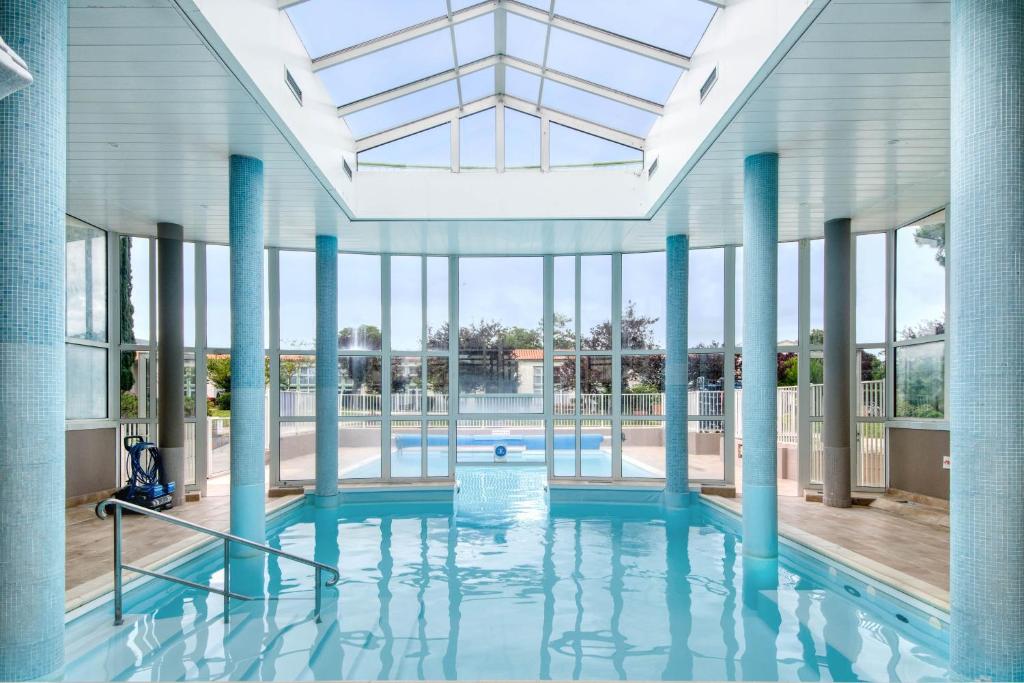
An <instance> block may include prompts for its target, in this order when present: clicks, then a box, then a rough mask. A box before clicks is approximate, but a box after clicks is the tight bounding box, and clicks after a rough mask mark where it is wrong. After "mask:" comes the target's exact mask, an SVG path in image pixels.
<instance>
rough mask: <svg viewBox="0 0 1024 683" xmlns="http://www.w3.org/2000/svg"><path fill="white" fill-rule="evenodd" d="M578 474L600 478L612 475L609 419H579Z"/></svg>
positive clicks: (610, 426) (610, 424)
mask: <svg viewBox="0 0 1024 683" xmlns="http://www.w3.org/2000/svg"><path fill="white" fill-rule="evenodd" d="M580 475H581V476H584V477H598V478H602V479H604V478H608V477H610V476H612V422H611V420H581V421H580Z"/></svg>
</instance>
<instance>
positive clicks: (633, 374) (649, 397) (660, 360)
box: [622, 356, 665, 415]
mask: <svg viewBox="0 0 1024 683" xmlns="http://www.w3.org/2000/svg"><path fill="white" fill-rule="evenodd" d="M664 405H665V356H623V357H622V414H623V415H664V414H665V410H664Z"/></svg>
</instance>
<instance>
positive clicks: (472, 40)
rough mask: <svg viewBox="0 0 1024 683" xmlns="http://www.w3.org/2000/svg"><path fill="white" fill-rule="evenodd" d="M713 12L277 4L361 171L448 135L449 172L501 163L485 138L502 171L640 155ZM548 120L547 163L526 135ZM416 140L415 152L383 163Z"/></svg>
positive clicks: (490, 4)
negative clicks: (498, 141) (499, 118)
mask: <svg viewBox="0 0 1024 683" xmlns="http://www.w3.org/2000/svg"><path fill="white" fill-rule="evenodd" d="M449 7H450V12H449ZM715 11H716V7H715V6H714V5H713V4H710V0H628V1H626V0H506V1H505V2H501V3H499V2H498V1H497V0H448V1H446V0H299V1H298V2H297V3H296V4H292V5H290V6H289V7H288V8H287V10H286V12H287V13H288V16H289V17H290V19H291V21H292V23H293V25H294V26H295V29H296V32H297V33H298V35H299V38H300V39H301V40H302V43H303V45H304V46H305V47H306V50H307V51H308V52H309V55H310V58H311V59H312V60H313V67H314V69H315V70H316V71H317V72H318V73H319V76H320V77H321V79H322V81H323V83H324V85H325V86H326V88H327V90H328V92H329V93H330V95H331V97H332V99H333V101H334V103H335V104H336V105H337V106H338V113H339V116H342V117H343V118H344V119H345V121H346V123H347V124H348V126H349V128H350V130H351V131H352V134H353V136H354V137H355V138H356V144H357V149H358V150H359V152H360V155H359V156H360V164H361V165H364V166H368V165H374V164H377V165H380V164H384V167H387V168H391V167H396V166H397V167H408V166H415V167H432V168H434V167H444V164H443V163H440V161H439V159H440V157H441V156H444V155H445V154H447V155H449V156H450V149H451V147H452V146H453V145H454V144H455V141H454V140H449V141H448V146H447V147H445V145H443V144H441V138H442V137H443V136H444V134H445V133H444V131H451V132H457V133H458V139H459V141H461V144H460V145H459V149H460V152H459V158H460V159H457V160H455V161H456V162H459V161H460V160H464V163H462V164H459V163H456V164H451V163H450V162H451V160H450V159H448V162H449V165H450V166H451V167H453V168H456V169H459V170H461V169H460V166H463V167H466V168H467V169H470V168H479V167H482V168H495V167H496V168H498V169H499V170H502V164H501V163H497V164H496V163H494V161H495V160H494V154H495V149H496V146H495V140H494V138H495V136H496V135H497V136H504V138H503V139H505V144H504V145H503V146H504V148H505V150H506V155H505V156H506V159H505V160H504V161H505V162H506V165H507V167H508V168H536V167H555V166H577V165H579V164H580V163H582V164H586V165H589V164H593V163H595V162H594V158H592V155H591V156H588V155H587V154H585V153H580V152H579V151H578V148H580V147H581V146H583V147H585V146H586V145H588V144H590V145H591V146H593V147H594V148H595V149H594V150H593V154H596V155H597V156H598V157H601V159H600V160H599V162H598V163H603V162H613V163H623V162H628V163H633V162H635V160H636V157H637V155H639V158H640V159H641V162H642V156H643V152H642V147H643V138H644V137H646V136H647V134H648V133H649V132H650V129H651V126H652V125H653V124H654V122H655V121H656V120H657V119H658V117H659V116H660V115H661V113H662V106H663V105H664V104H665V103H666V102H667V100H668V98H669V96H670V95H671V93H672V90H673V89H674V88H675V85H676V83H677V82H678V80H679V77H680V76H681V75H682V73H683V71H684V70H685V69H686V67H687V64H688V57H689V55H690V54H692V53H693V51H694V49H696V46H697V44H698V43H699V41H700V39H701V37H702V36H703V34H704V32H705V31H706V30H707V27H708V25H709V23H710V22H711V20H712V18H713V17H714V14H715ZM505 96H508V104H509V105H511V106H510V107H509V108H506V109H504V111H505V112H506V114H505V124H504V126H503V127H496V126H495V110H494V107H499V108H500V107H502V106H503V105H505V104H506V102H505V99H506V98H505ZM513 98H514V99H513ZM538 98H539V101H538ZM468 105H472V106H468ZM512 106H514V107H518V108H519V109H529V111H525V112H520V111H515V110H514V109H512V108H511V107H512ZM460 120H461V122H462V126H461V127H459V128H455V126H457V125H458V124H459V121H460ZM542 120H543V121H545V123H543V124H542V123H541V122H542ZM446 121H447V122H448V125H447V126H445V125H442V124H444V123H445V122H446ZM488 121H489V123H487V122H488ZM548 122H550V126H551V133H550V141H551V144H550V148H551V151H550V158H548V159H543V160H539V161H538V159H537V157H538V156H539V155H540V149H541V145H540V142H539V140H538V141H537V144H536V145H534V144H532V143H530V142H529V138H530V137H531V136H537V137H538V138H539V136H540V135H541V132H540V131H541V129H542V128H544V127H545V126H548V125H549V123H548ZM556 125H557V126H558V130H559V131H560V132H559V133H558V136H560V137H559V148H560V149H562V150H576V151H573V152H572V153H571V154H569V153H568V152H566V153H565V154H562V152H559V154H562V155H563V156H566V157H567V158H569V159H571V161H569V162H564V163H558V164H556V163H555V160H554V157H555V155H556V150H555V136H556V134H555V132H554V131H555V126H556ZM562 129H564V130H562ZM545 130H546V128H545ZM565 131H569V132H570V133H576V134H578V135H577V136H571V135H569V134H568V133H566V132H565ZM448 134H449V135H450V133H448ZM570 138H571V144H570V142H566V140H569V139H570ZM513 140H514V143H513V144H511V145H510V144H509V143H510V142H512V141H513ZM605 143H607V144H605ZM418 144H419V145H425V146H426V147H427V149H425V150H424V154H423V155H421V156H417V155H412V156H410V157H409V159H408V161H409V163H399V162H398V161H396V160H395V155H409V154H411V151H412V149H413V148H414V147H415V146H416V145H418ZM467 145H469V146H476V145H479V146H481V147H482V148H481V149H480V150H469V149H466V146H467ZM484 148H486V149H484ZM630 149H631V150H632V151H631V152H628V153H624V152H623V151H622V150H630ZM445 150H448V151H445ZM602 150H603V151H602ZM421 157H422V158H421ZM498 161H499V162H501V161H503V160H500V159H499V160H498Z"/></svg>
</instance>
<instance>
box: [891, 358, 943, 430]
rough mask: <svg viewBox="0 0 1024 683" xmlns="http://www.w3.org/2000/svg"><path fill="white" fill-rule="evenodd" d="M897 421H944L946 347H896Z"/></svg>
mask: <svg viewBox="0 0 1024 683" xmlns="http://www.w3.org/2000/svg"><path fill="white" fill-rule="evenodd" d="M895 371H896V417H917V418H942V417H945V410H946V409H945V374H944V372H945V344H944V343H943V342H933V343H930V344H915V345H913V346H898V347H896V367H895Z"/></svg>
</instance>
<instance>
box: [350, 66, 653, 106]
mask: <svg viewBox="0 0 1024 683" xmlns="http://www.w3.org/2000/svg"><path fill="white" fill-rule="evenodd" d="M500 65H505V66H509V67H512V68H515V69H519V70H520V71H525V72H526V73H529V74H533V75H535V76H540V75H541V72H542V71H543V75H544V77H545V78H548V79H550V80H552V81H555V82H556V83H561V84H563V85H568V86H571V87H573V88H577V89H579V90H583V91H584V92H588V93H590V94H592V95H598V96H600V97H604V98H607V99H609V100H612V101H615V102H619V103H621V104H625V105H628V106H631V107H635V108H637V109H642V110H643V111H647V112H650V113H652V114H656V115H658V116H661V115H662V114H664V113H665V108H664V107H663V106H662V105H660V104H658V103H657V102H652V101H650V100H645V99H644V98H642V97H637V96H636V95H630V94H629V93H624V92H621V91H619V90H615V89H614V88H609V87H606V86H603V85H600V84H598V83H592V82H590V81H587V80H584V79H582V78H577V77H576V76H572V75H570V74H566V73H562V72H561V71H555V70H554V69H547V70H544V69H542V67H541V66H540V65H539V64H534V63H533V62H528V61H526V60H524V59H519V58H517V57H509V56H507V55H506V56H504V57H502V56H499V55H491V56H490V57H484V58H483V59H478V60H476V61H475V62H470V63H469V64H463V65H462V66H460V67H459V68H458V69H448V70H447V71H442V72H441V73H437V74H433V75H432V76H427V77H426V78H421V79H419V80H416V81H413V82H412V83H406V84H404V85H400V86H398V87H396V88H391V89H390V90H385V91H384V92H380V93H376V94H374V95H370V96H369V97H364V98H362V99H360V100H356V101H354V102H349V103H348V104H343V105H341V106H340V107H338V116H347V115H349V114H353V113H355V112H357V111H362V110H363V109H369V108H370V107H375V106H377V105H378V104H384V103H385V102H390V101H391V100H395V99H398V98H399V97H404V96H406V95H411V94H413V93H415V92H419V91H420V90H425V89H426V88H430V87H433V86H435V85H440V84H442V83H447V82H449V81H454V80H456V79H457V78H458V77H459V76H460V75H462V76H466V75H468V74H471V73H475V72H477V71H483V70H484V69H487V68H489V67H492V66H500Z"/></svg>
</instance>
